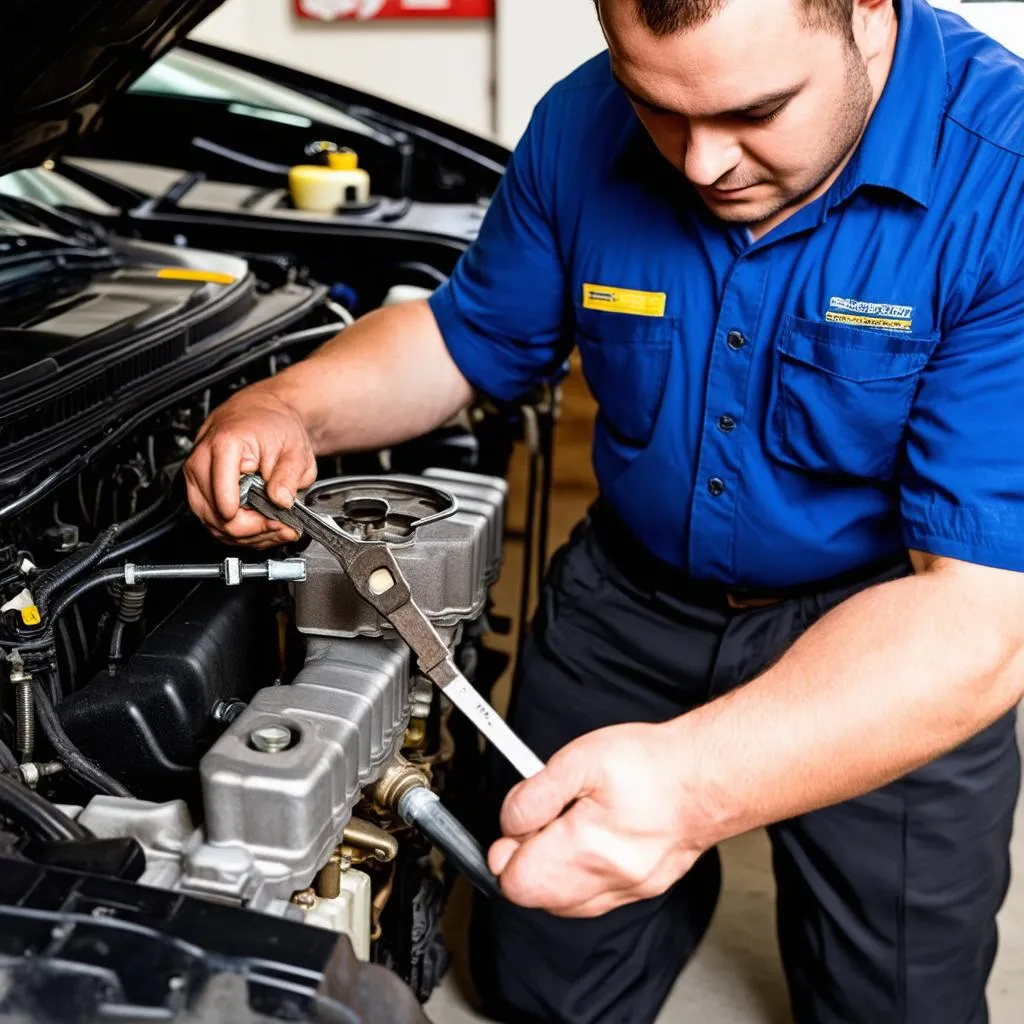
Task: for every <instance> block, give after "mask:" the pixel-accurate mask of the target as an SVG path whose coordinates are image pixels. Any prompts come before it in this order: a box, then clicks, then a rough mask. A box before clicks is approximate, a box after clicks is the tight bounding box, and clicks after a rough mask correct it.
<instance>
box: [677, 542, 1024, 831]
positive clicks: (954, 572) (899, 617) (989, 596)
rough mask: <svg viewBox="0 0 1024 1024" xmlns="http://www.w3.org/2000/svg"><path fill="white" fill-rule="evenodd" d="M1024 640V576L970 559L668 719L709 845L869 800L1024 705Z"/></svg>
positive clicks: (860, 603)
mask: <svg viewBox="0 0 1024 1024" xmlns="http://www.w3.org/2000/svg"><path fill="white" fill-rule="evenodd" d="M1022 633H1024V615H1022V600H1021V578H1020V576H1019V575H1018V574H1015V573H1000V572H997V571H995V570H987V569H981V568H979V567H975V566H964V565H962V563H954V562H950V563H945V564H943V565H940V566H939V567H938V568H937V569H936V570H935V571H927V572H923V573H920V574H918V575H915V576H911V577H908V578H905V579H900V580H897V581H893V582H890V583H886V584H883V585H881V586H878V587H874V588H872V589H870V590H868V591H865V592H863V593H861V594H859V595H857V596H856V597H854V598H852V599H851V600H849V601H847V602H845V603H844V604H843V605H841V606H840V607H839V608H837V609H835V610H834V611H832V612H831V613H830V614H829V615H827V616H825V617H824V618H822V619H821V620H820V621H819V622H818V623H817V624H816V625H815V626H813V627H812V628H811V629H810V630H808V632H807V633H806V634H805V635H804V636H803V637H802V638H801V639H800V640H799V641H798V642H797V643H796V644H794V646H793V647H792V648H791V649H790V650H789V652H788V653H787V654H786V655H785V656H784V657H783V658H782V659H781V660H780V661H779V662H778V663H777V664H776V665H775V666H774V667H772V668H771V669H769V670H768V671H767V672H765V673H764V674H763V675H762V676H761V677H759V678H758V679H756V680H754V681H753V682H752V683H750V684H748V685H747V686H745V687H743V688H741V689H740V690H737V691H735V692H734V693H732V694H730V695H728V696H726V697H724V698H722V699H721V700H719V701H716V702H714V703H713V704H709V705H707V706H705V707H703V708H701V709H699V710H698V711H696V712H693V713H692V714H689V715H686V716H684V717H683V718H680V719H677V720H676V721H675V722H672V723H670V725H669V728H671V729H675V730H677V731H678V737H677V739H678V743H679V744H680V745H681V749H685V750H686V751H687V754H686V757H685V763H686V765H687V766H688V768H689V774H690V778H689V779H686V778H683V779H681V784H682V785H683V787H684V788H685V790H686V791H687V792H686V797H685V798H687V799H693V800H695V801H697V802H698V803H699V804H702V805H703V806H704V807H705V810H706V812H707V815H708V819H709V820H710V821H712V822H713V823H714V824H713V825H712V826H711V828H712V830H713V831H714V832H715V833H716V834H715V835H713V836H710V837H709V841H710V842H717V841H719V840H720V839H722V838H726V837H728V836H732V835H737V834H739V833H741V832H745V831H748V830H749V829H752V828H756V827H759V826H762V825H767V824H769V823H772V822H775V821H781V820H784V819H786V818H790V817H793V816H795V815H798V814H802V813H806V812H808V811H811V810H815V809H818V808H821V807H825V806H830V805H832V804H835V803H839V802H841V801H843V800H847V799H851V798H853V797H855V796H859V795H861V794H864V793H867V792H870V791H871V790H874V789H876V788H879V787H881V786H883V785H886V784H888V783H889V782H891V781H893V780H895V779H897V778H899V777H901V776H903V775H905V774H907V773H908V772H910V771H913V770H914V769H916V768H919V767H921V766H922V765H924V764H926V763H928V762H930V761H932V760H934V759H935V758H937V757H939V756H941V755H943V754H945V753H948V752H949V751H950V750H952V749H954V748H956V747H957V746H959V745H960V744H961V743H963V742H965V741H966V740H968V739H969V738H971V737H972V736H974V735H975V734H977V733H978V732H980V731H981V730H982V729H983V728H985V727H986V726H988V725H990V724H991V723H993V722H994V721H996V720H997V719H998V718H1000V717H1001V716H1002V715H1004V714H1005V713H1007V712H1008V711H1010V710H1011V709H1012V708H1013V707H1014V706H1015V705H1016V704H1017V703H1018V701H1020V699H1021V697H1022V695H1024V694H1022V679H1024V653H1022V652H1024V636H1022ZM694 766H696V772H694V771H693V769H694Z"/></svg>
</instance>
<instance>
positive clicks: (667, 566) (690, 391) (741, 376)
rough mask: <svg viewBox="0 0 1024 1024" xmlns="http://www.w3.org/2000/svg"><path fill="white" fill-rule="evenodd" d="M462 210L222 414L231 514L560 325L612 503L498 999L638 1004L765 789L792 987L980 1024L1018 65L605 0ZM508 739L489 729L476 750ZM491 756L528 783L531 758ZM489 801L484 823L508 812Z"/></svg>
mask: <svg viewBox="0 0 1024 1024" xmlns="http://www.w3.org/2000/svg"><path fill="white" fill-rule="evenodd" d="M598 8H599V12H598V13H599V16H600V18H601V22H602V26H603V29H604V32H605V36H606V38H607V42H608V52H606V53H602V54H601V55H599V56H598V57H597V58H595V59H593V60H591V61H590V62H588V63H587V64H586V65H584V66H583V67H582V68H580V69H579V70H578V71H576V72H575V73H573V74H572V75H571V76H569V77H568V78H567V79H566V80H565V81H563V82H561V83H560V84H558V85H557V86H555V87H554V88H553V89H552V90H551V91H550V93H549V94H548V95H547V96H546V97H545V98H544V99H543V100H542V101H541V103H540V104H539V105H538V107H537V109H536V110H535V112H534V117H533V119H532V122H531V124H530V126H529V129H528V131H527V132H526V134H525V137H524V138H523V140H522V141H521V143H520V144H519V145H518V147H517V148H516V151H515V154H514V156H513V158H512V161H511V164H510V166H509V168H508V171H507V174H506V175H505V177H504V179H503V182H502V185H501V187H500V189H499V191H498V193H497V195H496V197H495V199H494V202H493V204H492V205H491V207H490V209H489V212H488V214H487V217H486V220H485V223H484V225H483V228H482V231H481V233H480V237H479V240H478V241H477V242H476V243H475V244H474V245H473V246H472V248H471V249H470V251H469V252H468V253H467V254H466V255H465V257H464V258H463V259H462V261H461V262H460V264H459V266H458V268H457V270H456V271H455V273H454V275H453V276H452V278H451V280H450V281H448V283H447V284H445V285H444V286H443V287H441V288H440V289H439V290H438V291H437V292H436V293H435V294H434V295H433V297H432V298H431V299H430V300H429V302H426V303H415V304H411V305H406V306H399V307H394V308H390V309H387V310H385V311H379V312H375V313H373V314H370V315H368V316H366V317H365V318H363V319H362V320H361V321H360V322H358V323H357V325H356V326H355V327H353V328H351V329H349V330H347V331H346V332H345V333H344V334H343V335H341V336H340V337H339V338H337V339H335V340H333V341H332V342H330V343H329V344H327V345H326V346H325V347H324V348H323V349H322V350H320V351H319V352H318V353H316V354H314V355H313V356H312V357H311V358H310V359H308V360H307V361H305V362H303V363H301V364H298V365H296V366H293V367H291V368H290V369H288V370H287V371H285V372H284V373H282V374H280V375H279V376H278V377H276V378H274V379H273V380H270V381H266V382H262V383H259V384H255V385H253V386H251V387H250V388H248V389H247V390H245V391H242V392H241V393H239V394H237V395H236V396H234V397H232V398H231V399H230V400H229V401H228V402H227V403H225V404H224V405H223V406H222V407H220V408H219V409H217V410H215V411H214V413H213V414H212V415H211V417H210V419H209V420H208V422H207V423H206V424H205V425H204V428H203V430H202V432H201V442H200V443H199V444H198V446H197V448H196V450H195V452H194V454H193V455H192V457H191V460H190V462H189V464H188V467H187V473H188V480H189V494H190V499H191V502H192V504H193V507H194V509H195V510H196V512H197V513H198V514H199V515H200V516H201V517H202V518H203V520H204V521H205V522H206V523H207V524H208V525H209V527H210V528H211V529H212V530H213V531H214V532H215V533H216V534H218V535H219V536H221V537H222V538H224V539H225V540H227V541H239V542H244V543H249V544H257V545H267V544H274V543H279V542H282V541H286V540H288V539H290V537H291V536H292V535H291V534H290V533H289V532H288V531H287V530H284V529H282V528H281V527H280V524H275V523H274V522H272V521H268V520H266V519H263V518H262V517H260V516H259V515H257V514H256V513H254V512H251V511H246V510H242V511H240V510H239V507H238V478H239V474H240V473H241V472H249V471H255V470H257V469H258V470H259V471H260V472H262V473H263V474H264V475H265V476H266V477H267V478H268V479H269V482H270V494H271V497H273V498H274V500H275V501H277V502H278V503H279V504H281V505H285V506H286V505H288V504H289V503H290V502H291V500H292V498H293V496H294V495H295V493H296V491H297V490H298V489H300V488H302V487H305V486H308V485H309V484H310V483H312V481H313V479H314V476H315V472H316V467H315V461H314V458H315V456H317V455H322V454H326V453H333V452H337V451H341V450H356V449H365V448H378V447H382V446H387V445H391V444H393V443H397V442H399V441H402V440H403V439H407V438H411V437H413V436H416V435H420V434H423V433H425V432H427V431H429V430H431V429H433V428H435V427H437V426H439V425H440V424H442V423H444V422H445V421H447V420H448V419H449V418H450V417H451V416H452V415H453V414H454V413H455V412H456V411H457V410H459V409H460V408H463V407H464V406H465V404H466V403H467V402H469V401H470V400H471V397H472V395H473V391H474V388H475V389H477V390H478V391H481V392H485V393H488V394H490V395H493V396H497V397H498V398H500V399H505V400H512V399H514V398H516V397H517V396H520V395H522V394H523V393H525V392H526V391H527V390H528V389H529V388H530V387H531V385H533V384H534V383H535V382H536V381H538V380H539V379H541V378H545V377H547V376H550V375H552V374H554V373H556V372H557V370H558V368H559V367H560V366H561V365H563V363H564V360H565V359H566V357H567V355H568V353H569V352H570V350H571V349H572V348H573V347H574V346H575V347H578V350H579V352H580V356H581V359H582V365H583V370H584V373H585V374H586V378H587V380H588V382H589V384H590V387H591V389H592V391H593V393H594V395H595V397H596V399H597V402H598V405H599V416H598V420H597V425H596V436H595V442H594V460H595V468H596V472H597V477H598V482H599V485H600V497H599V499H598V500H597V502H596V503H595V505H594V506H593V508H592V511H591V514H590V515H588V517H587V518H586V520H585V522H583V523H581V524H580V525H579V526H578V527H577V529H576V530H575V532H574V535H573V537H572V539H571V541H570V542H569V543H568V545H566V546H565V547H564V548H562V549H561V550H560V551H559V553H558V555H557V557H556V559H555V560H554V562H553V564H552V567H551V569H550V572H549V575H548V578H547V580H546V583H545V589H544V594H543V598H542V601H541V605H540V609H539V611H538V613H537V615H536V618H535V621H534V625H533V632H532V637H531V641H530V645H529V648H528V651H527V654H526V658H525V661H524V666H523V671H522V674H521V680H520V682H519V684H518V685H517V688H516V691H515V693H514V695H513V700H512V706H511V709H510V712H509V717H510V720H511V722H512V724H513V726H514V728H515V730H516V731H517V732H518V733H519V734H520V735H521V736H522V737H523V738H524V739H525V740H526V742H527V743H528V744H530V745H531V746H532V747H533V748H534V750H535V751H536V752H537V753H538V754H539V755H540V756H541V757H542V758H544V759H545V760H549V763H548V766H547V768H546V769H545V770H544V772H542V773H541V774H540V775H538V776H537V777H535V778H533V779H531V780H530V781H529V782H520V783H519V785H518V786H516V785H515V783H516V779H515V778H514V776H513V773H512V771H511V770H510V769H508V768H507V767H506V766H505V765H504V764H502V763H495V765H494V772H493V777H492V778H491V779H490V782H489V792H490V799H491V800H492V802H493V811H494V818H495V831H494V835H493V836H492V837H488V841H490V839H491V838H493V839H494V840H495V842H494V843H493V845H492V846H491V848H490V857H491V863H492V866H493V868H494V870H495V871H496V873H498V874H500V876H501V882H502V886H503V890H504V892H505V894H506V895H507V897H508V901H507V902H499V903H491V904H488V903H485V904H484V905H483V906H481V907H479V908H478V909H477V911H476V913H475V916H474V925H473V952H474V961H475V962H474V972H475V978H476V982H477V985H478V987H479V989H480V992H481V994H482V996H483V998H484V1001H485V1004H486V1006H487V1009H488V1011H489V1012H490V1013H492V1014H493V1015H494V1016H496V1017H499V1018H501V1019H508V1020H516V1021H526V1020H555V1021H565V1022H574V1024H575V1022H597V1021H601V1022H614V1024H624V1022H627V1021H631V1022H636V1021H650V1020H652V1019H653V1018H654V1017H655V1016H656V1014H657V1012H658V1010H659V1008H660V1006H661V1005H662V1003H663V1001H664V999H665V997H666V995H667V993H668V991H669V989H670V987H671V985H672V983H673V981H674V979H675V977H676V975H677V974H678V972H679V970H680V968H681V967H682V965H683V964H684V963H685V962H686V961H687V958H688V957H689V956H690V955H691V953H692V952H693V951H694V949H695V947H696V946H697V944H698V942H699V940H700V938H701V936H702V934H703V933H704V931H705V928H706V926H707V924H708V922H709V919H710V917H711V914H712V910H713V907H714V905H715V901H716V898H717V894H718V888H719V863H718V859H717V855H716V853H715V847H716V845H717V844H719V843H720V842H721V841H723V840H724V839H726V838H728V837H731V836H735V835H738V834H740V833H743V832H746V831H747V830H750V829H753V828H757V827H760V826H768V831H769V835H770V838H771V841H772V843H773V847H774V867H775V872H776V878H777V883H778V913H779V939H780V943H781V951H782V956H783V961H784V966H785V969H786V972H787V977H788V981H789V986H790V992H791V996H792V1002H793V1008H794V1014H795V1017H796V1019H797V1020H798V1021H799V1022H814V1024H832V1022H840V1021H842V1022H844V1024H849V1022H861V1021H863V1022H869V1021H870V1022H872V1024H875V1022H878V1021H897V1020H898V1021H901V1022H904V1024H908V1022H909V1024H946V1022H948V1024H979V1022H982V1021H985V1020H987V1009H986V1002H985V986H986V979H987V977H988V975H989V972H990V968H991V965H992V963H993V958H994V955H995V950H996V940H997V932H996V921H995V919H996V913H997V910H998V909H999V907H1000V905H1001V903H1002V900H1003V898H1004V895H1005V892H1006V888H1007V885H1008V879H1009V871H1010V867H1009V853H1008V849H1009V839H1010V834H1011V826H1012V818H1013V811H1014V804H1015V800H1016V797H1017V793H1018V788H1019V760H1018V754H1017V747H1016V742H1015V735H1014V732H1015V730H1014V709H1015V707H1016V704H1017V702H1018V701H1019V700H1020V698H1021V696H1022V683H1021V680H1022V679H1024V459H1022V458H1021V455H1022V452H1024V445H1022V438H1024V421H1022V419H1021V416H1022V412H1021V410H1022V409H1024V209H1022V206H1024V204H1022V202H1021V196H1022V195H1024V158H1022V153H1024V113H1022V111H1024V102H1022V101H1024V66H1022V62H1021V61H1019V60H1017V59H1016V58H1014V57H1013V56H1012V55H1011V54H1009V53H1008V52H1006V51H1005V50H1004V49H1002V48H1001V47H1000V46H998V45H997V44H996V43H995V42H994V41H992V40H991V39H989V38H988V37H986V36H984V35H982V34H981V33H979V32H977V31H975V30H973V29H971V28H969V27H968V26H967V25H966V23H964V22H963V21H962V20H961V19H959V18H957V17H956V16H954V15H951V14H948V13H943V12H937V11H936V10H934V9H933V8H932V7H931V6H929V4H928V3H926V2H925V0H599V2H598ZM495 760H496V761H497V759H495ZM510 791H511V792H510ZM499 811H500V826H501V834H500V836H499V829H498V824H497V822H498V818H499Z"/></svg>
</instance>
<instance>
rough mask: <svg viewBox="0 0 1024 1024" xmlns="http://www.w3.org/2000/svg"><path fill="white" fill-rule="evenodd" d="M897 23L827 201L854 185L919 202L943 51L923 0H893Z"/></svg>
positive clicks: (940, 108)
mask: <svg viewBox="0 0 1024 1024" xmlns="http://www.w3.org/2000/svg"><path fill="white" fill-rule="evenodd" d="M896 11H897V16H898V18H899V28H898V34H897V38H896V52H895V54H894V57H893V63H892V68H891V69H890V71H889V79H888V81H887V82H886V85H885V88H884V89H883V90H882V95H881V97H880V99H879V101H878V104H877V105H876V106H875V110H874V113H873V114H872V115H871V121H870V123H869V124H868V127H867V130H866V131H865V132H864V136H863V138H862V139H861V141H860V145H859V146H858V147H857V151H856V152H855V153H854V155H853V157H852V158H851V159H850V162H849V163H848V164H847V165H846V167H845V168H844V169H843V173H842V174H841V175H840V176H839V180H838V181H837V182H836V183H835V186H834V187H833V189H832V190H831V191H832V197H830V198H831V202H830V203H829V205H830V206H834V205H836V204H837V203H840V202H842V201H843V200H845V199H846V198H847V197H848V196H850V195H852V193H853V192H855V191H856V190H857V189H858V188H860V187H862V186H865V185H874V186H877V187H880V188H888V189H893V190H895V191H897V192H900V193H902V194H903V195H905V196H906V197H907V198H908V199H911V200H913V201H914V202H916V203H920V204H921V205H922V206H928V203H929V201H930V199H931V191H932V180H933V177H934V173H935V162H936V157H937V153H938V146H939V134H940V130H941V127H942V118H943V115H944V114H945V109H946V97H947V89H948V86H947V77H946V52H945V47H944V45H943V41H942V32H941V30H940V28H939V22H938V19H937V18H936V16H935V11H934V10H933V9H932V8H931V6H929V4H928V3H926V2H925V0H897V2H896Z"/></svg>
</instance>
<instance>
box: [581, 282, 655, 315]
mask: <svg viewBox="0 0 1024 1024" xmlns="http://www.w3.org/2000/svg"><path fill="white" fill-rule="evenodd" d="M665 299H666V295H665V293H664V292H638V291H633V290H631V289H629V288H608V287H606V286H605V285H601V284H585V285H584V286H583V308H584V309H601V310H604V311H605V312H606V313H632V314H633V316H658V317H660V316H664V315H665Z"/></svg>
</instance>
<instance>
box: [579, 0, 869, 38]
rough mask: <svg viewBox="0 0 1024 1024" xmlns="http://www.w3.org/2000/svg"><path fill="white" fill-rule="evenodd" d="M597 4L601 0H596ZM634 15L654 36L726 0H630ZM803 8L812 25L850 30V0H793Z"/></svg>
mask: <svg viewBox="0 0 1024 1024" xmlns="http://www.w3.org/2000/svg"><path fill="white" fill-rule="evenodd" d="M595 2H596V3H598V4H600V2H601V0H595ZM632 2H633V5H634V7H635V8H636V13H637V16H638V17H639V18H640V20H641V21H642V22H643V24H644V25H646V26H647V28H649V29H650V30H651V32H653V33H654V34H655V35H656V36H669V35H672V34H673V33H675V32H685V31H686V30H687V29H690V28H695V27H696V26H698V25H703V24H704V23H705V22H706V21H709V20H710V19H711V18H712V17H714V16H715V15H716V14H718V12H719V11H721V10H722V9H723V8H724V7H725V6H726V5H727V4H728V3H729V0H632ZM794 2H795V3H799V4H801V5H802V6H803V9H804V18H805V20H806V22H807V23H808V25H810V26H811V27H812V28H822V29H828V30H835V31H837V32H840V33H842V34H843V35H846V36H849V35H852V34H853V0H794Z"/></svg>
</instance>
